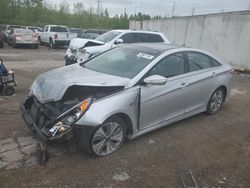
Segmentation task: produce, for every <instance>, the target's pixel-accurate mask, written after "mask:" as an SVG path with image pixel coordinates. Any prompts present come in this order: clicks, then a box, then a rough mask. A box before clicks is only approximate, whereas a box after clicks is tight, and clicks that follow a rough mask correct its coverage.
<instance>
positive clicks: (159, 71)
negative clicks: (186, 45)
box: [146, 53, 185, 78]
mask: <svg viewBox="0 0 250 188" xmlns="http://www.w3.org/2000/svg"><path fill="white" fill-rule="evenodd" d="M184 67H185V60H184V56H183V54H182V53H176V54H173V55H170V56H167V57H165V58H164V59H162V60H160V61H159V62H158V63H157V64H156V65H155V66H154V67H153V68H152V69H151V70H150V71H149V72H148V73H147V74H146V77H148V76H152V75H160V76H164V77H166V78H169V77H172V76H177V75H180V74H184V72H185V71H184Z"/></svg>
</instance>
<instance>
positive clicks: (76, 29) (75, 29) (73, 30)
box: [70, 28, 84, 37]
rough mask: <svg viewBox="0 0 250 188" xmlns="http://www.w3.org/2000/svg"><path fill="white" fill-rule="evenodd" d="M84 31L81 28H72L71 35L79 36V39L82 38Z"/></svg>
mask: <svg viewBox="0 0 250 188" xmlns="http://www.w3.org/2000/svg"><path fill="white" fill-rule="evenodd" d="M83 32H84V31H83V30H82V29H81V28H70V33H75V34H77V37H80V36H81V35H82V33H83Z"/></svg>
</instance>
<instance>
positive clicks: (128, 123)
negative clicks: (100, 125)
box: [104, 113, 133, 136]
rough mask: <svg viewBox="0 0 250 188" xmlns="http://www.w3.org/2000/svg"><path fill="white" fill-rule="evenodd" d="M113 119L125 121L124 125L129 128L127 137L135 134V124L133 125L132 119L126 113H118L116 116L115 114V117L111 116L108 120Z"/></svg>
mask: <svg viewBox="0 0 250 188" xmlns="http://www.w3.org/2000/svg"><path fill="white" fill-rule="evenodd" d="M113 117H119V118H121V119H122V120H123V121H124V123H125V125H126V127H127V136H128V135H131V134H133V124H132V121H131V119H130V117H129V116H128V115H127V114H125V113H116V114H113V115H111V116H109V117H108V118H107V119H109V118H113ZM107 119H106V120H107ZM106 120H105V121H106ZM105 121H104V122H105Z"/></svg>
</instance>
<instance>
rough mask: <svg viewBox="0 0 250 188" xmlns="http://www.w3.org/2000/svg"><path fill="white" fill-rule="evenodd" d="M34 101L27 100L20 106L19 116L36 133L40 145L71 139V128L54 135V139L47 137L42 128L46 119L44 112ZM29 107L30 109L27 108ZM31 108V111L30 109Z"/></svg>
mask: <svg viewBox="0 0 250 188" xmlns="http://www.w3.org/2000/svg"><path fill="white" fill-rule="evenodd" d="M35 100H36V99H33V98H31V97H30V98H28V99H27V100H26V101H25V102H24V104H21V106H20V109H21V116H22V118H23V120H24V121H25V123H26V124H27V125H28V127H29V128H30V129H31V130H33V132H34V133H36V136H37V138H38V140H39V141H41V142H42V143H49V142H53V141H65V140H70V139H72V138H73V126H72V128H70V129H68V130H67V131H65V132H63V133H61V134H59V135H56V136H54V137H49V136H48V134H47V130H48V129H45V128H44V126H43V125H44V120H45V119H46V113H48V112H46V110H45V109H44V108H43V107H42V106H39V104H38V102H37V101H35ZM29 107H30V108H29ZM31 108H32V109H31Z"/></svg>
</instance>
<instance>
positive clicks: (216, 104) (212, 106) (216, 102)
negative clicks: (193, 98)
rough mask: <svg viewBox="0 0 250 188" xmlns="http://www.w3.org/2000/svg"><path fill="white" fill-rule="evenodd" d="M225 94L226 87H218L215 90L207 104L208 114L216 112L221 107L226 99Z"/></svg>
mask: <svg viewBox="0 0 250 188" xmlns="http://www.w3.org/2000/svg"><path fill="white" fill-rule="evenodd" d="M225 95H226V92H225V89H223V88H222V87H220V88H218V89H216V90H215V91H214V92H213V94H212V96H211V97H210V99H209V102H208V105H207V114H209V115H213V114H216V113H217V112H218V111H219V110H220V109H221V106H222V104H223V102H224V100H225Z"/></svg>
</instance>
